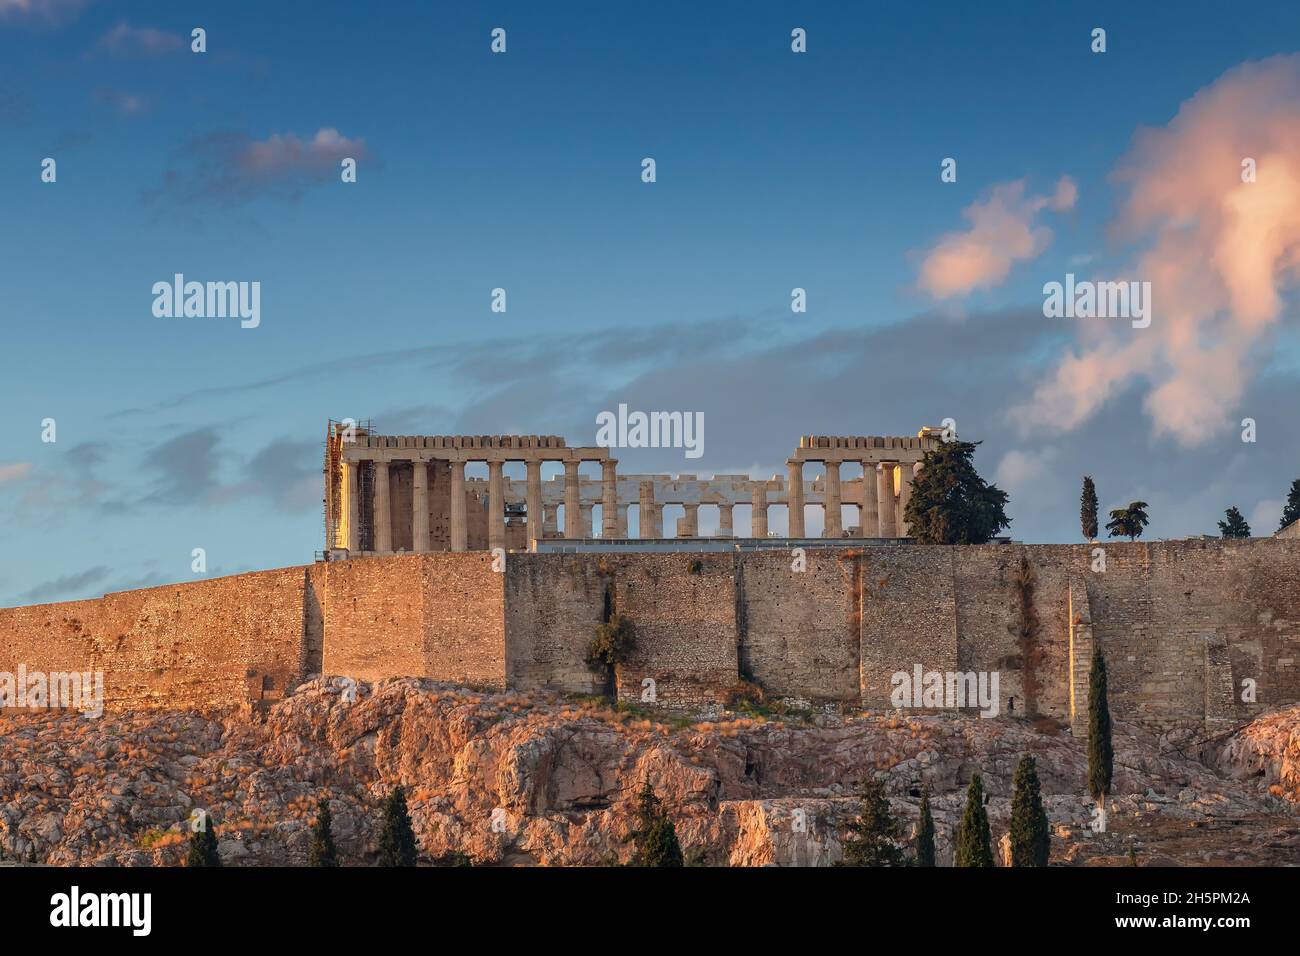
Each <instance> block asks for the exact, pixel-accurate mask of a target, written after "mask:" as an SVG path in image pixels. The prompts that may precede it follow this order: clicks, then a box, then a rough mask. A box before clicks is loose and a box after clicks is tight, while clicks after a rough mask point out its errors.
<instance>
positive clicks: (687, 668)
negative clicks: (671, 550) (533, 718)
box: [505, 554, 738, 707]
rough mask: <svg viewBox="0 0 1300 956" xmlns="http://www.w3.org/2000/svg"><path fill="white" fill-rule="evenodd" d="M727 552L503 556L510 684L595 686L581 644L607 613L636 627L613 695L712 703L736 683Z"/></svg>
mask: <svg viewBox="0 0 1300 956" xmlns="http://www.w3.org/2000/svg"><path fill="white" fill-rule="evenodd" d="M733 560H734V559H733V558H732V556H731V555H717V554H712V555H698V556H697V555H675V554H655V555H650V554H646V555H596V554H573V555H567V554H565V555H549V554H540V555H539V554H522V555H511V556H510V557H509V559H508V560H507V562H506V573H505V579H506V584H505V587H506V602H505V603H506V634H507V644H506V657H507V661H508V664H507V671H508V673H509V675H510V681H511V686H513V687H517V688H518V689H520V690H533V689H538V688H551V689H555V690H561V691H567V692H572V693H597V692H599V690H600V689H601V687H602V683H603V682H602V679H601V677H600V676H599V675H597V674H593V673H592V672H591V671H590V670H589V669H588V668H587V666H586V663H585V660H586V655H587V648H588V646H589V645H590V643H591V640H592V638H593V637H594V636H595V634H596V628H597V627H598V626H599V625H600V623H601V622H602V621H603V620H605V618H606V612H607V610H608V612H609V613H610V614H620V615H623V616H625V617H627V618H628V619H629V620H630V621H632V622H633V623H634V625H635V627H636V632H637V641H636V649H635V650H634V652H633V653H632V655H631V657H630V659H629V660H628V661H627V662H626V663H625V664H624V665H623V666H622V667H620V669H619V671H620V673H619V686H618V693H619V696H620V697H621V698H624V699H627V700H634V701H639V700H641V699H642V696H643V690H644V689H646V688H644V687H643V681H644V680H645V679H646V678H650V679H652V680H653V681H654V695H655V698H656V703H659V704H663V705H665V706H679V707H680V706H689V705H695V704H701V703H710V702H716V701H718V700H720V699H721V698H722V696H723V695H724V694H725V692H726V690H727V688H729V687H731V686H732V685H734V684H735V683H736V681H737V673H738V663H737V636H736V590H735V579H734V573H733Z"/></svg>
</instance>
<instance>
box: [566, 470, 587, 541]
mask: <svg viewBox="0 0 1300 956" xmlns="http://www.w3.org/2000/svg"><path fill="white" fill-rule="evenodd" d="M579 464H580V463H579V462H576V461H566V462H565V463H564V536H565V537H566V538H581V537H584V535H583V534H582V504H581V501H580V500H579V493H578V491H579V489H578V465H579Z"/></svg>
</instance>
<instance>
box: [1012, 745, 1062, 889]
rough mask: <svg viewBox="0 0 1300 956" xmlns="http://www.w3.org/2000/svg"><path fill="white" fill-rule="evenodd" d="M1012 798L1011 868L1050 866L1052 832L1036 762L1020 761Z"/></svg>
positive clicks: (1027, 759) (1030, 758)
mask: <svg viewBox="0 0 1300 956" xmlns="http://www.w3.org/2000/svg"><path fill="white" fill-rule="evenodd" d="M1013 786H1014V792H1013V793H1012V796H1011V865H1012V866H1047V858H1048V856H1050V855H1051V850H1052V831H1051V827H1050V825H1049V823H1048V820H1047V811H1046V810H1044V809H1043V795H1042V791H1041V789H1040V787H1039V784H1038V769H1037V767H1036V766H1035V764H1034V758H1033V757H1030V756H1028V755H1025V756H1024V757H1022V758H1020V764H1019V766H1017V767H1016V776H1015V782H1014V784H1013Z"/></svg>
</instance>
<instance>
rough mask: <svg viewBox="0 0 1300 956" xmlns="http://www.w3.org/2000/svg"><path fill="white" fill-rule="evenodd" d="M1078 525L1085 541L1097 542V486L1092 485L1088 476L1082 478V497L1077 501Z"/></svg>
mask: <svg viewBox="0 0 1300 956" xmlns="http://www.w3.org/2000/svg"><path fill="white" fill-rule="evenodd" d="M1079 524H1080V526H1081V527H1082V529H1083V536H1084V537H1085V538H1086V539H1088V540H1089V541H1096V540H1097V486H1096V485H1094V484H1093V483H1092V477H1091V476H1090V475H1084V476H1083V495H1082V496H1081V497H1080V499H1079Z"/></svg>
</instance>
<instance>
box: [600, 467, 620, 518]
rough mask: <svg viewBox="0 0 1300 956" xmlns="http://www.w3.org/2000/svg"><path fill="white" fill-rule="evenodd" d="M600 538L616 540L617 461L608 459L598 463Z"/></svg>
mask: <svg viewBox="0 0 1300 956" xmlns="http://www.w3.org/2000/svg"><path fill="white" fill-rule="evenodd" d="M600 525H601V527H600V536H601V537H602V538H617V537H618V536H619V534H618V461H617V460H615V459H613V458H610V459H608V460H606V461H602V462H601V463H600Z"/></svg>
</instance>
